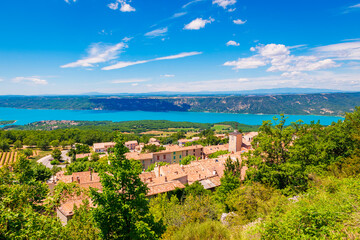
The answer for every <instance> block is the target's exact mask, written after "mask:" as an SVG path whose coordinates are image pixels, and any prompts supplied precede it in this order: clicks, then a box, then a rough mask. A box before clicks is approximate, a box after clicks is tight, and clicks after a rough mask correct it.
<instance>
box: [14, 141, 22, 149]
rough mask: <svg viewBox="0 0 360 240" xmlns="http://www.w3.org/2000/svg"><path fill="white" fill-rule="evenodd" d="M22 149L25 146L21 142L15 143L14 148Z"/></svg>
mask: <svg viewBox="0 0 360 240" xmlns="http://www.w3.org/2000/svg"><path fill="white" fill-rule="evenodd" d="M22 147H23V145H22V142H21V141H20V140H16V141H15V142H14V148H17V149H20V148H22Z"/></svg>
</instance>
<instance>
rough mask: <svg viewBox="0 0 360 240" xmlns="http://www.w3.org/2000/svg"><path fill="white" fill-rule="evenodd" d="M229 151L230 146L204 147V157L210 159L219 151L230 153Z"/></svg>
mask: <svg viewBox="0 0 360 240" xmlns="http://www.w3.org/2000/svg"><path fill="white" fill-rule="evenodd" d="M228 150H229V144H224V145H214V146H206V147H204V156H205V158H208V157H209V155H210V154H213V153H216V152H218V151H228Z"/></svg>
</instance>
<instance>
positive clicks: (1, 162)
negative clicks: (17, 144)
mask: <svg viewBox="0 0 360 240" xmlns="http://www.w3.org/2000/svg"><path fill="white" fill-rule="evenodd" d="M39 153H40V151H38V150H33V156H32V157H35V158H36V157H37V156H38V155H39ZM17 155H18V151H16V150H12V151H9V152H0V167H2V166H5V165H10V164H12V163H14V162H15V161H16V159H17Z"/></svg>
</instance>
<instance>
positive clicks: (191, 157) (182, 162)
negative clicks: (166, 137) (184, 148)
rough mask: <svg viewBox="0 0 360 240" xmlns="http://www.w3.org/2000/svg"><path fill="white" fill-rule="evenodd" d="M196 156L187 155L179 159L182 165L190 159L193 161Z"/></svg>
mask: <svg viewBox="0 0 360 240" xmlns="http://www.w3.org/2000/svg"><path fill="white" fill-rule="evenodd" d="M195 160H196V157H195V156H193V155H188V156H186V157H184V158H183V160H181V164H182V165H189V164H190V163H191V162H192V161H195Z"/></svg>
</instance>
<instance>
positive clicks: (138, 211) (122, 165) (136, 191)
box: [91, 135, 163, 239]
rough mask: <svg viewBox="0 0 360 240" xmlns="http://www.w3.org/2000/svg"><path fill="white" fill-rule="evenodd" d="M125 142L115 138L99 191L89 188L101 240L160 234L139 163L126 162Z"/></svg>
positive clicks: (120, 137)
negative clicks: (151, 210)
mask: <svg viewBox="0 0 360 240" xmlns="http://www.w3.org/2000/svg"><path fill="white" fill-rule="evenodd" d="M124 142H125V139H124V137H123V136H122V135H119V136H118V138H117V140H116V145H115V148H114V154H113V155H111V156H110V158H109V159H110V162H111V165H110V166H109V168H108V172H103V173H101V174H100V176H101V184H102V187H103V188H102V192H98V191H97V190H96V189H91V197H92V200H93V202H94V204H95V205H97V208H96V209H94V210H93V216H94V219H95V222H96V224H97V226H98V227H99V228H100V230H101V237H102V238H105V239H157V238H159V237H160V236H161V234H162V232H163V226H162V223H161V222H155V221H154V217H153V215H152V214H151V213H150V212H149V205H148V200H147V198H146V193H147V191H148V188H147V187H146V185H145V184H144V183H143V182H142V181H141V180H140V177H139V174H140V173H141V168H142V166H141V164H140V162H138V161H131V160H128V159H126V157H125V155H124V154H125V153H126V152H127V148H126V147H125V146H124Z"/></svg>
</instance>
